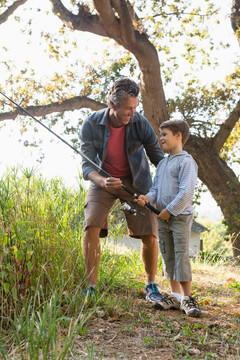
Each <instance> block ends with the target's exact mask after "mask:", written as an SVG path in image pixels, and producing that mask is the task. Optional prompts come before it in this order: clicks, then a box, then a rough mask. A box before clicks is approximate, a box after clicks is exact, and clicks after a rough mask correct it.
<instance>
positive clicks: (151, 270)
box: [142, 235, 158, 282]
mask: <svg viewBox="0 0 240 360" xmlns="http://www.w3.org/2000/svg"><path fill="white" fill-rule="evenodd" d="M142 261H143V264H144V267H145V271H146V276H147V281H148V282H154V281H155V276H156V273H157V265H158V243H157V240H156V238H155V237H154V236H153V235H143V236H142Z"/></svg>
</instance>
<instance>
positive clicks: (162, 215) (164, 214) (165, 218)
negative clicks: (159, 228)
mask: <svg viewBox="0 0 240 360" xmlns="http://www.w3.org/2000/svg"><path fill="white" fill-rule="evenodd" d="M171 215H172V214H171V213H170V212H169V211H168V210H167V209H166V208H165V209H163V210H162V211H161V212H160V214H159V215H157V217H158V218H159V219H160V220H161V221H166V222H168V220H169V219H170V216H171Z"/></svg>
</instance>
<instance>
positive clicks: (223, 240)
mask: <svg viewBox="0 0 240 360" xmlns="http://www.w3.org/2000/svg"><path fill="white" fill-rule="evenodd" d="M200 223H201V224H202V225H204V226H205V227H206V228H207V229H208V231H204V232H203V233H202V234H201V239H202V241H203V249H204V253H205V254H209V255H211V256H212V257H214V256H216V255H217V257H219V258H220V257H223V258H224V257H225V258H226V257H227V256H232V247H231V243H230V242H229V241H227V240H228V239H227V237H226V232H227V229H226V226H225V225H224V223H223V222H222V221H218V222H216V221H212V220H209V219H202V220H201V221H200Z"/></svg>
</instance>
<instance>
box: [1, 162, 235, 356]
mask: <svg viewBox="0 0 240 360" xmlns="http://www.w3.org/2000/svg"><path fill="white" fill-rule="evenodd" d="M81 182H82V180H81V177H80V179H79V187H78V188H77V189H69V188H67V187H66V186H65V185H64V183H63V181H62V180H61V179H51V180H46V179H43V178H42V177H41V176H40V177H37V176H36V174H35V170H34V169H19V168H18V169H16V168H14V169H11V170H8V172H7V173H6V174H4V175H3V176H2V179H1V182H0V219H1V222H0V231H1V238H0V239H1V242H0V246H1V265H0V303H1V305H0V312H1V331H0V354H1V355H0V357H1V359H3V360H10V359H11V360H12V359H14V360H18V359H21V360H28V359H31V360H32V359H36V360H37V359H39V358H42V359H44V360H56V359H62V360H63V359H71V358H74V359H78V358H79V359H80V358H81V359H89V358H97V357H96V356H98V357H99V356H100V357H102V358H104V357H105V355H106V354H107V351H108V348H109V346H111V344H114V342H115V338H116V341H117V347H116V348H117V349H118V348H119V346H118V345H119V339H121V338H123V339H125V340H124V341H126V343H128V342H129V341H130V344H132V345H131V346H134V348H131V356H132V355H134V354H135V350H136V346H135V341H133V339H134V338H135V337H137V338H138V341H140V342H141V346H140V347H138V351H140V352H141V351H144V352H145V351H148V352H149V351H150V352H151V351H154V352H155V353H154V354H156V353H158V352H159V351H160V349H166V351H167V352H168V353H169V349H171V352H172V353H173V354H175V356H176V358H188V357H187V356H189V354H194V353H195V352H196V354H197V356H198V354H199V351H201V352H203V353H204V354H205V356H207V354H210V353H211V354H213V353H214V352H216V354H220V353H221V351H223V345H221V347H220V348H219V347H218V348H216V347H215V345H214V344H215V343H217V344H218V343H219V341H221V344H224V346H225V347H226V354H232V355H234V354H235V355H237V354H238V355H239V333H238V332H237V331H234V332H232V333H231V334H230V333H229V329H230V326H233V324H235V323H236V326H237V324H238V325H239V315H238V312H237V310H231V311H232V313H231V312H229V311H228V316H229V319H231V321H230V323H231V325H229V326H226V324H227V323H228V322H226V323H224V324H223V325H222V324H220V323H219V324H216V322H215V323H214V324H215V325H214V326H213V325H211V324H212V323H213V321H212V322H210V323H207V322H206V321H207V320H206V319H205V318H204V317H203V318H202V319H201V318H200V320H199V321H197V322H196V323H191V322H189V320H188V319H186V318H185V317H183V316H182V315H179V316H180V317H179V321H178V320H177V318H176V316H175V315H174V317H171V314H170V313H169V314H168V312H167V313H165V312H164V313H161V312H156V311H155V310H153V308H152V305H151V304H148V303H146V302H145V301H144V291H143V289H144V281H145V275H144V268H143V264H142V261H141V259H140V258H141V254H140V252H138V251H126V250H125V249H124V248H120V247H118V246H116V245H113V244H112V242H108V240H106V241H104V242H103V243H102V259H101V264H100V270H99V284H98V286H97V290H96V292H95V297H94V298H88V297H87V298H86V297H85V296H84V295H83V289H84V287H85V276H84V264H83V258H82V255H81V244H80V241H79V240H80V239H81V236H82V226H83V206H84V200H85V190H84V188H83V187H82V185H81ZM118 208H119V205H116V208H115V209H114V211H113V213H112V215H111V222H112V226H111V229H110V232H111V237H116V238H117V237H118V236H119V235H121V231H122V226H121V222H120V226H119V227H118V226H117V223H118V220H119V219H118V220H117V221H116V218H115V215H117V214H118V212H117V210H118ZM114 213H115V214H114ZM114 218H115V219H114ZM206 225H207V226H208V227H210V224H205V226H206ZM214 226H215V227H214ZM214 226H213V229H215V230H213V229H212V232H211V231H210V232H209V233H207V234H208V239H211V237H212V234H214V231H216V229H217V233H218V235H217V236H216V241H213V243H212V249H211V247H210V241H209V240H207V239H206V240H205V242H206V243H208V244H209V251H212V253H214V251H216V253H218V252H219V246H220V245H219V244H220V242H221V239H223V237H224V227H223V226H222V225H220V224H219V225H217V226H216V225H214ZM211 240H212V239H211ZM222 241H223V240H222ZM220 254H222V252H220ZM227 261H229V259H228V260H227ZM227 269H229V267H228V264H227V263H226V261H225V263H224V265H223V263H221V264H220V263H217V262H214V264H213V265H212V264H211V262H210V261H207V262H202V261H201V263H198V262H197V260H194V261H193V272H194V274H195V277H196V276H197V280H196V281H195V282H194V284H193V292H194V295H196V294H197V295H198V298H199V301H200V305H201V306H202V307H204V308H208V311H211V312H212V316H217V317H218V318H219V313H220V310H219V308H220V306H225V305H220V304H222V301H223V300H222V298H223V297H224V298H226V297H228V298H229V299H231V301H232V303H231V307H233V306H234V304H235V303H236V301H237V299H238V297H239V283H240V279H239V277H238V276H237V269H236V272H235V270H233V265H231V264H230V269H231V271H232V275H231V276H229V275H227ZM214 271H215V273H214V275H213V274H212V273H213V272H214ZM221 272H223V273H224V276H223V275H221ZM161 274H162V272H161V260H159V267H158V274H157V278H158V279H159V280H160V281H159V284H160V289H161V290H162V291H163V292H167V291H168V282H167V281H166V280H164V279H163V278H162V275H161ZM198 276H200V277H199V278H198ZM208 276H209V279H208V278H207V277H208ZM218 276H219V277H220V278H221V282H219V281H218V280H217V277H218ZM226 276H227V281H225V282H223V279H224V277H226ZM216 294H217V295H216ZM218 296H219V298H218ZM229 301H230V300H229ZM215 303H216V305H214V304H215ZM229 306H230V305H229ZM231 309H232V308H231ZM234 309H235V308H234ZM214 312H217V314H215V313H214ZM214 314H215V315H214ZM231 314H232V315H231ZM224 316H226V314H225V313H224ZM230 316H231V318H230ZM109 324H110V325H109ZM109 326H110V327H109ZM115 326H117V328H115V330H114V333H112V331H113V328H114V327H115ZM105 328H106V333H107V334H108V335H109V336H110V339H111V341H109V342H108V341H107V342H105V341H104V342H103V341H101V345H100V344H99V343H98V340H97V339H98V336H96V334H97V332H98V331H99V332H100V333H101V336H100V338H101V339H102V336H103V334H102V332H104V331H105V330H104V329H105ZM92 331H93V332H92ZM115 332H116V333H117V334H118V336H117V335H116V334H115ZM92 333H93V334H95V335H94V336H95V337H94V339H95V340H93V341H92V342H89V338H90V337H91V334H92ZM104 336H105V335H104ZM189 339H190V340H189ZM207 339H211V347H210V348H209V347H207V344H208V346H209V342H208V341H207ZM233 341H234V342H235V347H234V349H233V348H232V347H229V346H228V344H230V343H231V342H233ZM127 349H128V347H126V349H124V348H122V353H123V354H124V353H125V350H126V351H127ZM164 351H165V350H164ZM219 351H220V352H219ZM100 354H101V355H100ZM209 356H210V355H209ZM155 357H156V356H155Z"/></svg>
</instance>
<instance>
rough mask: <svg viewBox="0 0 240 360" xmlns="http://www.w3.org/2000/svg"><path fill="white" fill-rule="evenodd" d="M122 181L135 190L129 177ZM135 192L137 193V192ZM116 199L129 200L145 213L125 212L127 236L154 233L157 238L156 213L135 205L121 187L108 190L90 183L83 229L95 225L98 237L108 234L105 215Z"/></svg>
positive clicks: (138, 236)
mask: <svg viewBox="0 0 240 360" xmlns="http://www.w3.org/2000/svg"><path fill="white" fill-rule="evenodd" d="M122 182H123V184H124V185H125V186H126V187H128V188H130V189H131V190H132V191H134V192H135V190H134V189H133V188H132V186H131V185H132V178H131V177H126V178H123V179H122ZM136 193H137V192H136ZM137 194H138V195H139V193H137ZM117 199H119V200H120V201H121V202H127V201H129V202H131V204H132V205H133V206H134V207H136V208H137V210H138V211H139V212H141V213H144V214H145V215H139V214H136V215H134V214H125V217H126V220H127V225H128V234H129V236H131V237H134V238H138V239H140V238H141V237H142V236H143V235H154V236H155V237H156V239H157V236H158V224H157V217H156V214H154V213H153V212H152V211H151V210H149V209H148V208H146V207H139V206H137V205H136V203H135V202H134V201H133V197H132V196H131V195H130V194H128V193H127V192H126V191H125V190H124V189H123V188H121V189H116V190H111V191H110V190H106V189H101V188H96V187H94V186H92V185H90V188H89V190H88V193H87V197H86V204H85V214H84V230H86V229H87V228H88V227H89V226H93V227H97V228H100V229H101V231H100V237H106V236H107V234H108V222H107V217H108V214H109V213H110V211H111V208H112V207H113V205H114V203H115V202H116V200H117Z"/></svg>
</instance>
